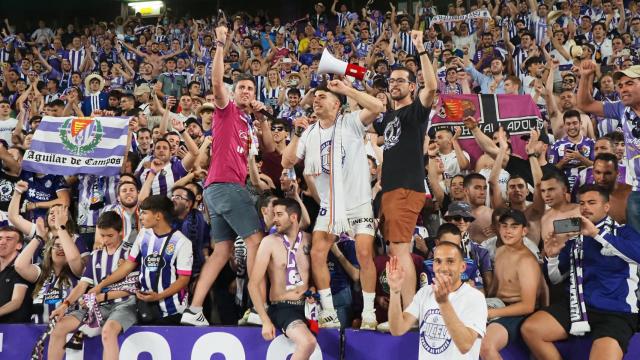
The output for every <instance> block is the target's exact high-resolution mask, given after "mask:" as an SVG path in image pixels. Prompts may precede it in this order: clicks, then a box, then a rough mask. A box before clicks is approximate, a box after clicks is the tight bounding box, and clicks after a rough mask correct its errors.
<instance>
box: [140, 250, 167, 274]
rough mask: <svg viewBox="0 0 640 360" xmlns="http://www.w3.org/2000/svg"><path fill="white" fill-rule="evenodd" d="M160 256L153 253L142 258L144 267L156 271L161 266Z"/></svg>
mask: <svg viewBox="0 0 640 360" xmlns="http://www.w3.org/2000/svg"><path fill="white" fill-rule="evenodd" d="M162 263H163V261H162V256H160V255H158V254H156V253H154V254H151V255H148V256H147V257H145V258H144V267H145V268H147V270H149V271H150V272H154V271H158V270H159V269H161V268H162V265H163V264H162Z"/></svg>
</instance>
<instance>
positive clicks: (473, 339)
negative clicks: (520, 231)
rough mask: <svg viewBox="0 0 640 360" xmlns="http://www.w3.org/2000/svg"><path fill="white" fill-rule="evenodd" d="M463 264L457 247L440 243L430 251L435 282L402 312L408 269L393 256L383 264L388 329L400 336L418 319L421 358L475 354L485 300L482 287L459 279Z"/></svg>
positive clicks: (483, 323) (483, 326) (482, 330)
mask: <svg viewBox="0 0 640 360" xmlns="http://www.w3.org/2000/svg"><path fill="white" fill-rule="evenodd" d="M465 268H466V263H465V261H464V255H463V254H462V250H461V249H460V247H459V246H458V245H456V244H454V243H451V242H448V241H441V242H440V243H439V244H438V246H436V248H435V250H434V255H433V270H434V272H435V279H434V283H433V285H431V286H424V287H423V288H422V289H420V290H419V291H418V292H417V293H416V295H415V296H414V297H413V301H412V302H411V304H409V306H408V307H407V308H406V309H405V310H404V311H403V309H402V304H401V299H400V293H401V292H402V286H403V284H404V282H405V281H406V279H405V271H406V270H405V269H404V268H403V267H402V266H401V265H400V262H399V260H398V259H397V258H396V257H392V258H391V259H390V260H389V262H388V263H387V282H388V284H389V290H390V292H391V296H390V298H389V329H390V331H391V334H392V335H394V336H401V335H404V334H405V333H407V331H409V329H411V328H412V327H413V326H414V325H415V324H416V322H418V325H419V328H420V333H419V334H420V346H419V356H418V358H419V359H420V360H426V359H478V357H479V354H480V343H481V341H482V338H483V337H484V335H485V332H486V323H487V303H486V301H485V299H484V296H483V295H482V293H481V292H480V291H478V290H476V289H474V288H473V287H471V286H470V285H469V284H468V283H466V282H462V281H461V279H460V275H461V274H462V273H463V272H464V270H465Z"/></svg>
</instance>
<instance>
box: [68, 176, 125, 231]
mask: <svg viewBox="0 0 640 360" xmlns="http://www.w3.org/2000/svg"><path fill="white" fill-rule="evenodd" d="M119 179H120V176H96V175H78V225H80V226H95V225H96V224H97V223H98V217H99V216H100V214H102V210H103V208H104V206H105V205H110V204H113V203H115V202H116V201H117V198H118V195H117V187H118V181H119Z"/></svg>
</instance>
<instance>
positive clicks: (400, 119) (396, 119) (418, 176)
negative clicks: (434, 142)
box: [373, 99, 431, 192]
mask: <svg viewBox="0 0 640 360" xmlns="http://www.w3.org/2000/svg"><path fill="white" fill-rule="evenodd" d="M430 111H431V108H428V107H424V106H423V105H422V103H421V102H420V100H419V99H416V100H414V101H413V103H411V105H407V106H405V107H403V108H401V109H399V110H394V111H390V112H388V113H386V114H385V115H384V117H383V118H382V121H379V122H377V121H376V122H375V123H374V124H373V126H374V129H375V130H376V133H377V134H378V135H380V136H382V135H384V162H383V163H382V191H383V192H387V191H391V190H394V189H398V188H403V189H411V190H414V191H418V192H425V188H424V178H425V171H424V153H423V144H424V134H425V132H426V131H427V124H428V122H429V112H430Z"/></svg>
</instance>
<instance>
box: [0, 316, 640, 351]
mask: <svg viewBox="0 0 640 360" xmlns="http://www.w3.org/2000/svg"><path fill="white" fill-rule="evenodd" d="M43 331H44V326H42V325H28V324H15V325H0V360H5V359H6V360H22V359H25V360H26V359H29V358H30V355H31V350H32V349H33V345H34V344H35V342H36V340H37V338H38V337H39V336H40V334H42V332H43ZM343 336H344V338H343V339H344V342H343V343H342V346H343V349H341V335H340V332H339V331H337V330H327V329H323V330H321V331H320V334H319V335H318V347H317V348H316V351H315V352H314V354H313V355H312V357H311V360H338V359H340V352H341V350H343V353H344V359H346V360H365V359H366V360H372V359H385V360H387V359H388V360H396V359H397V360H405V359H417V357H418V333H417V332H411V333H408V334H406V335H404V336H401V337H395V336H391V335H389V334H381V333H377V332H371V331H358V330H351V329H348V330H346V331H345V332H344V334H343ZM119 342H120V345H121V349H120V359H123V360H211V359H215V360H222V359H225V360H245V359H246V360H254V359H255V360H258V359H260V360H262V359H266V360H286V359H288V358H289V355H290V354H291V353H293V349H294V348H293V343H292V342H291V341H290V340H289V339H287V338H286V337H285V336H284V335H281V334H279V335H278V336H277V337H276V339H275V340H273V341H271V342H267V341H264V340H263V339H262V335H261V333H260V328H259V327H232V326H231V327H204V328H195V327H186V326H185V327H167V326H164V327H160V326H134V327H132V328H131V329H129V330H128V331H127V332H126V333H125V334H123V335H121V336H120V338H119ZM556 345H557V346H558V349H559V350H560V352H561V354H562V357H563V359H568V360H582V359H587V358H588V357H589V350H590V348H591V342H590V341H589V339H588V338H581V339H577V338H576V339H571V340H569V341H562V342H559V343H557V344H556ZM501 355H502V356H503V358H504V359H505V360H528V359H529V354H528V351H527V349H526V348H525V347H524V346H509V347H508V348H506V349H504V350H503V351H502V352H501ZM66 359H67V360H100V359H102V345H101V340H100V337H96V338H92V339H87V340H86V341H85V346H84V349H83V350H80V351H74V350H68V351H67V358H66ZM624 359H625V360H632V359H640V334H636V335H635V336H634V337H633V339H631V344H630V345H629V350H628V352H627V354H626V356H625V358H624Z"/></svg>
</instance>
